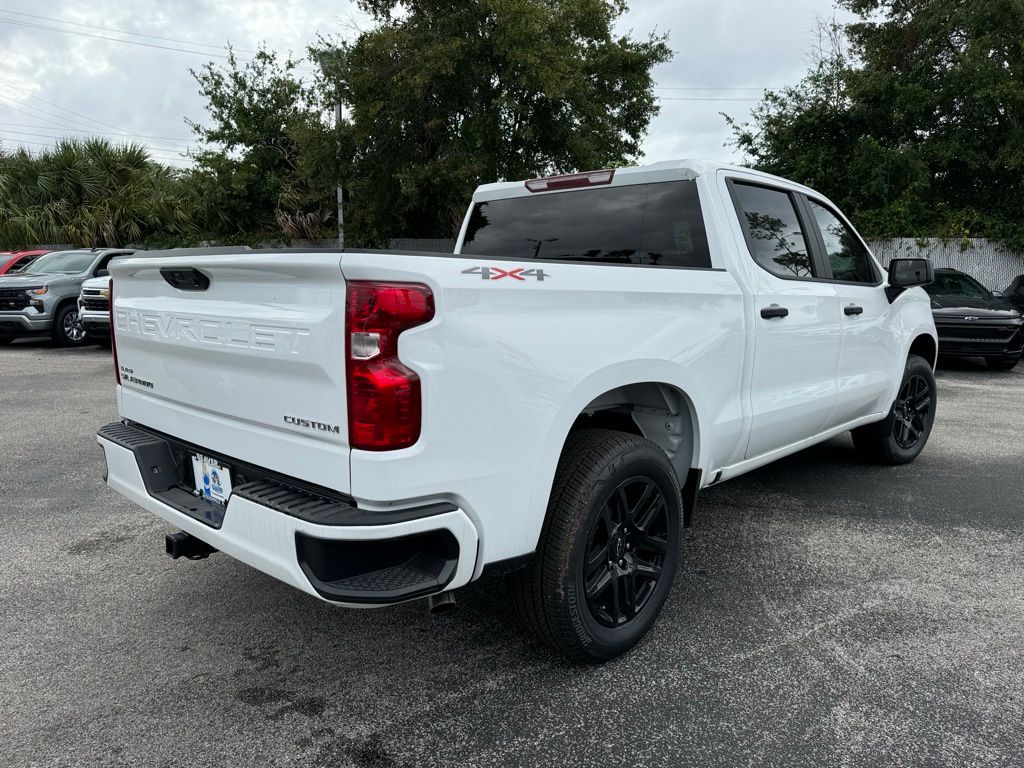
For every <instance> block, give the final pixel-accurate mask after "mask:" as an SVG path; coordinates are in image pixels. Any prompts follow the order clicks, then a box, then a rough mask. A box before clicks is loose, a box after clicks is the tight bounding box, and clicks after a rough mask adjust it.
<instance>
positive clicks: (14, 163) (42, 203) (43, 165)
mask: <svg viewBox="0 0 1024 768" xmlns="http://www.w3.org/2000/svg"><path fill="white" fill-rule="evenodd" d="M191 227H192V205H191V200H190V198H189V195H188V194H187V191H186V188H185V186H184V185H183V184H182V182H181V180H180V178H179V175H178V173H177V172H176V171H173V170H172V169H170V168H168V167H166V166H163V165H160V164H158V163H155V162H153V161H151V160H150V159H149V157H148V155H147V153H146V150H145V149H144V148H143V147H140V146H138V145H133V144H127V145H114V144H111V143H110V142H108V141H106V140H104V139H88V140H66V141H65V140H62V141H60V142H58V143H57V146H56V148H54V149H52V150H46V151H44V152H42V153H39V154H34V153H31V152H29V151H27V150H25V149H19V150H17V151H15V152H13V153H6V154H5V153H2V152H0V245H2V246H3V247H7V248H12V247H18V246H25V245H29V244H32V243H72V244H75V245H81V246H122V245H127V244H129V243H139V242H141V241H143V240H145V239H146V238H147V237H150V236H153V235H160V236H162V237H166V236H172V237H175V236H181V235H185V234H187V233H188V232H189V231H190V230H191Z"/></svg>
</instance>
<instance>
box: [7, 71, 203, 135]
mask: <svg viewBox="0 0 1024 768" xmlns="http://www.w3.org/2000/svg"><path fill="white" fill-rule="evenodd" d="M0 85H2V86H4V87H5V88H10V89H11V90H12V91H17V92H18V93H23V94H25V95H26V96H28V97H29V98H30V99H35V100H36V101H41V102H42V103H43V104H49V105H50V106H51V107H56V108H57V109H59V110H61V111H62V112H67V113H68V114H71V115H75V116H76V117H81V118H83V119H85V120H88V121H89V122H90V123H96V124H97V125H101V126H103V127H105V128H113V129H114V130H115V131H116V132H118V133H125V132H124V131H122V130H121V127H120V126H117V125H113V124H112V123H105V122H103V121H102V120H97V119H96V118H94V117H89V116H88V115H83V114H82V113H81V112H75V111H74V110H73V109H68V108H67V107H62V106H61V105H60V104H56V103H54V102H52V101H47V100H46V99H44V98H43V97H42V96H36V95H35V94H34V93H30V92H29V91H26V90H24V89H23V88H18V87H17V86H15V85H11V84H10V83H6V82H4V81H3V80H0ZM50 114H52V113H50ZM55 116H56V115H55ZM126 135H127V134H126ZM132 135H133V136H139V137H140V138H146V139H164V140H166V141H173V142H178V143H188V142H190V141H192V140H191V139H182V138H178V137H174V136H147V135H146V134H142V133H138V134H132Z"/></svg>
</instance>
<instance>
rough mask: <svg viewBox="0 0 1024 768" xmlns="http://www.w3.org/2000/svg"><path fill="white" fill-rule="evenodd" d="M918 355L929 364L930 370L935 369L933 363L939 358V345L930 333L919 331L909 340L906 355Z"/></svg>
mask: <svg viewBox="0 0 1024 768" xmlns="http://www.w3.org/2000/svg"><path fill="white" fill-rule="evenodd" d="M910 355H918V356H919V357H923V358H924V359H925V360H927V361H928V363H929V364H930V365H931V367H932V370H934V369H935V365H936V363H937V362H938V358H939V345H938V344H937V343H936V341H935V337H934V336H932V335H931V334H930V333H920V334H918V335H917V336H916V337H915V338H914V340H913V341H911V342H910V349H909V350H908V351H907V356H908V357H909V356H910Z"/></svg>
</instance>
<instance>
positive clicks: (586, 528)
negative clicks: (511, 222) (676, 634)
mask: <svg viewBox="0 0 1024 768" xmlns="http://www.w3.org/2000/svg"><path fill="white" fill-rule="evenodd" d="M681 520H682V496H681V493H680V489H679V480H678V478H677V477H676V474H675V470H674V469H673V468H672V465H671V464H670V463H669V460H668V458H667V457H666V456H665V453H664V451H662V450H661V449H660V448H658V446H656V445H655V444H654V443H652V442H651V441H650V440H646V439H644V438H642V437H638V436H636V435H631V434H628V433H625V432H616V431H612V430H585V431H581V432H577V433H575V434H572V435H570V436H569V439H568V441H567V442H566V446H565V449H564V451H563V452H562V457H561V459H560V461H559V463H558V469H557V472H556V475H555V481H554V485H553V487H552V491H551V498H550V501H549V502H548V509H547V517H546V519H545V523H544V528H543V530H542V532H541V535H540V541H539V543H538V546H537V553H536V555H535V557H534V559H533V560H532V561H531V563H530V565H529V566H527V567H526V568H524V569H522V570H519V571H516V572H514V573H512V574H510V575H509V577H508V583H509V588H510V591H511V596H512V605H513V609H514V611H515V613H516V615H517V617H518V618H519V620H520V622H521V624H522V625H523V627H524V628H525V629H526V630H527V631H528V632H529V633H530V634H532V635H533V636H534V637H536V638H537V639H538V640H540V641H541V642H543V643H545V644H546V645H548V646H549V647H550V648H552V649H553V650H555V651H558V652H560V653H562V654H564V655H565V656H567V657H568V658H569V659H571V660H573V661H576V662H601V661H606V660H608V659H612V658H614V657H616V656H618V655H620V654H622V653H625V652H626V651H628V650H629V649H630V648H632V647H633V646H634V645H636V643H637V642H639V640H640V639H641V638H642V637H643V636H644V635H645V634H646V633H647V631H648V630H649V629H650V628H651V626H652V625H653V624H654V622H655V620H656V619H657V618H658V614H659V613H660V612H661V608H662V606H663V605H664V603H665V600H666V598H667V597H668V593H669V590H670V589H671V587H672V580H673V578H674V576H675V572H676V565H677V561H678V558H679V529H680V521H681ZM606 557H607V558H608V559H607V560H606V559H605V558H606ZM588 561H589V565H588ZM588 585H589V586H590V591H589V593H588V589H587V587H588ZM602 585H604V586H602ZM630 598H632V601H633V602H632V606H630Z"/></svg>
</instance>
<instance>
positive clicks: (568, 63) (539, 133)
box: [310, 0, 671, 243]
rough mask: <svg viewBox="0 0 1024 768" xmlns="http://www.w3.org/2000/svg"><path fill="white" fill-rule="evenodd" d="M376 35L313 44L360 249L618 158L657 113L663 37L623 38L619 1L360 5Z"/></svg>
mask: <svg viewBox="0 0 1024 768" xmlns="http://www.w3.org/2000/svg"><path fill="white" fill-rule="evenodd" d="M360 7H361V8H362V9H363V10H364V11H366V12H368V13H369V14H371V15H372V16H373V18H374V19H375V20H376V22H377V26H376V28H374V29H372V30H370V31H367V32H364V33H362V34H360V35H359V36H358V38H357V39H356V40H355V41H353V42H345V41H330V40H324V41H321V43H320V44H319V45H318V46H314V47H313V48H312V49H311V50H310V54H311V56H312V58H313V59H314V60H315V61H316V62H317V63H318V64H319V65H320V67H321V69H322V71H323V75H324V88H325V92H326V93H327V98H328V99H336V100H338V101H340V102H342V103H344V104H345V105H346V106H347V112H348V114H349V115H350V120H349V122H348V123H347V124H346V125H345V126H344V128H343V130H342V131H341V133H340V135H338V136H337V139H338V141H339V146H340V147H341V155H342V166H341V168H340V172H341V175H342V178H343V179H344V181H345V187H346V194H347V195H348V197H349V199H350V201H351V205H349V207H348V209H347V211H346V231H348V232H351V233H352V235H353V239H355V240H357V241H362V242H377V243H382V242H384V241H386V239H387V238H389V237H395V236H403V235H405V236H417V237H451V236H453V234H454V233H455V232H456V231H457V226H458V222H459V221H460V220H461V218H462V215H463V213H464V212H465V209H466V205H467V202H468V200H469V197H470V194H471V193H472V191H473V189H474V188H475V187H476V186H477V185H478V184H480V183H482V182H490V181H497V180H503V179H518V178H526V177H531V176H537V175H543V174H547V173H553V172H563V171H571V170H578V169H587V168H600V167H607V166H609V165H615V164H621V163H623V162H625V161H626V160H628V159H629V158H634V157H636V156H637V155H638V154H639V152H640V140H641V138H642V137H643V135H644V133H645V131H646V129H647V126H648V125H649V123H650V120H651V118H652V117H653V116H654V115H655V114H656V113H657V110H658V107H657V104H656V102H655V97H654V95H653V92H652V85H653V82H652V78H651V68H652V67H653V66H654V65H656V64H659V63H662V62H665V61H667V60H668V59H669V58H670V56H671V52H670V51H669V48H668V47H667V45H666V44H665V38H664V37H663V36H660V35H656V34H651V35H649V36H648V37H647V38H645V39H642V40H634V39H632V38H631V37H629V36H621V37H616V36H614V35H613V33H612V27H613V24H614V23H615V21H616V20H617V19H618V18H619V17H620V16H621V15H622V13H623V12H624V11H625V8H626V5H625V3H624V2H623V1H622V0H466V2H461V3H452V2H449V1H448V0H402V2H398V3H395V2H391V1H390V0H361V2H360Z"/></svg>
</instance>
